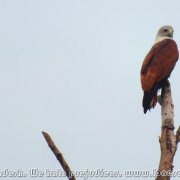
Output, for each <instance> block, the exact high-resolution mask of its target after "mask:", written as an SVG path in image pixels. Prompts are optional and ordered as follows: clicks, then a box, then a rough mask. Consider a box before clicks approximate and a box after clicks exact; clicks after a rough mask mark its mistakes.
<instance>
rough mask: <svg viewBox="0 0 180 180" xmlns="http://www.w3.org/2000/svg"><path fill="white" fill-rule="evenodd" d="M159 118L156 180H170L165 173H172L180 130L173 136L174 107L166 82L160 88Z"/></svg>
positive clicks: (168, 175)
mask: <svg viewBox="0 0 180 180" xmlns="http://www.w3.org/2000/svg"><path fill="white" fill-rule="evenodd" d="M161 116H162V127H161V137H160V139H159V142H160V147H161V157H160V163H159V169H158V175H157V177H156V180H170V177H171V175H170V174H167V173H168V172H172V171H173V158H174V155H175V153H176V150H177V143H176V137H177V136H178V137H179V132H180V130H179V131H178V133H177V134H176V136H175V135H174V105H173V100H172V97H171V86H170V83H169V82H167V83H166V85H165V86H164V87H163V88H162V95H161ZM165 173H166V174H165Z"/></svg>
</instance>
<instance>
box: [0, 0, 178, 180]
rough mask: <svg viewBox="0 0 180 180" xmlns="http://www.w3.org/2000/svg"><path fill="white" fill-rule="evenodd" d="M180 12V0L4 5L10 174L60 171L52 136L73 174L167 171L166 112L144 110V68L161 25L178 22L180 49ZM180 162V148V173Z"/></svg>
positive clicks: (3, 101) (1, 133)
mask: <svg viewBox="0 0 180 180" xmlns="http://www.w3.org/2000/svg"><path fill="white" fill-rule="evenodd" d="M179 7H180V2H179V0H172V1H171V2H169V1H164V0H158V1H157V0H151V1H144V0H137V1H130V0H126V1H122V0H111V1H110V0H31V1H30V0H16V1H14V0H0V120H1V130H0V137H1V148H0V149H1V153H0V160H1V163H0V171H2V170H3V169H5V168H9V169H10V170H11V169H22V170H24V171H26V172H27V173H29V168H38V169H40V170H43V171H44V170H45V169H47V168H50V169H51V170H56V169H58V168H59V167H60V166H59V164H58V162H57V160H56V159H55V157H54V155H53V154H52V152H51V151H50V149H49V148H48V146H47V144H46V142H45V141H44V139H43V137H42V135H41V131H42V130H44V131H47V132H48V133H49V134H50V135H51V136H52V138H53V139H54V141H55V143H56V145H57V146H58V147H59V148H60V150H61V151H62V153H63V154H64V156H65V159H66V160H67V161H68V163H69V165H70V167H71V168H72V169H73V170H84V169H86V168H88V169H92V170H95V169H97V168H103V169H105V170H119V171H121V172H123V171H124V170H152V169H154V168H157V167H158V163H159V153H160V148H159V142H158V136H159V135H160V121H161V119H160V118H161V117H160V107H159V105H157V107H156V108H155V109H154V110H152V111H151V112H150V113H149V112H148V113H147V114H146V115H144V114H143V109H142V107H141V101H142V90H141V86H140V79H139V71H140V68H141V63H142V61H143V58H144V56H145V55H146V53H147V52H148V51H149V49H150V48H151V45H152V43H153V41H154V39H155V36H156V32H157V30H158V28H159V27H160V26H162V25H167V24H170V25H172V26H173V27H174V30H175V32H174V38H175V40H176V42H177V44H178V45H179V44H180V24H179V19H180V11H179ZM179 71H180V65H179V63H177V66H176V68H175V70H174V71H173V73H172V76H171V78H170V81H171V84H172V93H173V99H174V104H175V124H176V127H177V126H178V125H179V124H180V111H178V107H179V108H180V95H179V91H180V83H179V82H180V72H179ZM179 158H180V149H178V151H177V153H176V156H175V161H174V166H175V168H174V169H175V170H180V162H179V160H178V159H179ZM6 179H7V180H8V179H12V178H6ZM24 179H27V180H30V179H31V178H30V177H29V175H28V177H27V178H24ZM35 179H37V180H40V179H58V178H47V177H43V178H40V177H39V178H35ZM61 179H66V178H61ZM78 179H81V178H78ZM90 179H92V180H94V179H96V178H95V177H94V178H90ZM106 179H108V180H110V179H117V178H110V177H109V178H106ZM120 179H126V177H122V178H120ZM129 179H137V178H129ZM148 179H154V178H148ZM174 179H175V178H174Z"/></svg>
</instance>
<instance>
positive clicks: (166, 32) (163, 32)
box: [157, 25, 174, 38]
mask: <svg viewBox="0 0 180 180" xmlns="http://www.w3.org/2000/svg"><path fill="white" fill-rule="evenodd" d="M173 32H174V30H173V27H172V26H169V25H166V26H162V27H161V28H160V29H159V30H158V33H157V38H172V37H173Z"/></svg>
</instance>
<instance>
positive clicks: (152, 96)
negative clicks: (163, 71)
mask: <svg viewBox="0 0 180 180" xmlns="http://www.w3.org/2000/svg"><path fill="white" fill-rule="evenodd" d="M165 82H166V80H163V81H161V82H158V83H156V84H155V85H154V86H153V87H152V88H151V89H150V90H149V91H144V97H143V102H142V105H143V108H144V113H145V114H146V112H147V110H150V109H151V108H154V107H155V105H156V103H157V93H158V90H159V89H161V88H162V86H163V84H164V83H165Z"/></svg>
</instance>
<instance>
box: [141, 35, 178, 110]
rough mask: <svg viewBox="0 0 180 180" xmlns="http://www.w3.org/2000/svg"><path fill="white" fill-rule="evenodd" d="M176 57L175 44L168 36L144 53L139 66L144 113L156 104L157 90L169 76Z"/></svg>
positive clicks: (176, 49)
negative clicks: (144, 55)
mask: <svg viewBox="0 0 180 180" xmlns="http://www.w3.org/2000/svg"><path fill="white" fill-rule="evenodd" d="M178 57H179V53H178V48H177V45H176V43H175V41H174V40H173V39H170V38H169V39H168V38H167V39H164V40H161V41H159V42H158V43H156V44H155V45H154V46H153V47H152V48H151V50H150V51H149V53H148V54H147V55H146V57H145V59H144V61H143V64H142V68H141V85H142V89H143V91H144V97H143V108H144V113H146V112H147V110H150V109H151V108H152V107H153V108H154V106H155V105H156V103H157V91H158V89H161V87H162V86H163V83H164V82H165V81H166V80H167V78H168V77H169V76H170V74H171V72H172V70H173V68H174V66H175V64H176V61H177V60H178Z"/></svg>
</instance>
